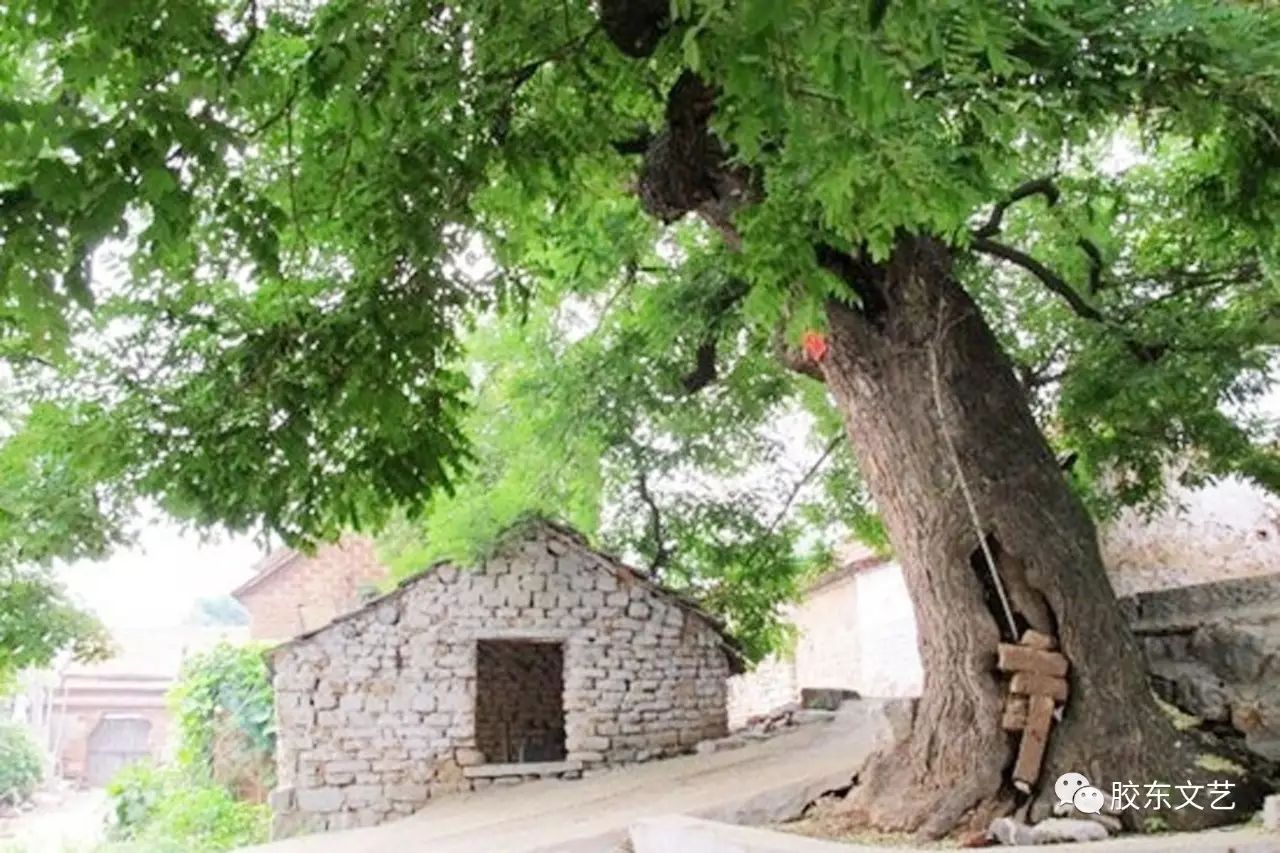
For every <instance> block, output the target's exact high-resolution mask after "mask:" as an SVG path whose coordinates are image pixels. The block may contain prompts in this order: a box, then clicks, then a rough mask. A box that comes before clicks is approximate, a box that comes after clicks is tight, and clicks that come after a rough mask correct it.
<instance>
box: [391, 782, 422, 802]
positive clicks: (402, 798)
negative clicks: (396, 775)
mask: <svg viewBox="0 0 1280 853" xmlns="http://www.w3.org/2000/svg"><path fill="white" fill-rule="evenodd" d="M387 798H388V799H389V800H391V801H392V802H404V803H425V802H426V801H427V786H426V785H424V784H420V783H414V782H403V783H401V784H399V785H389V786H387Z"/></svg>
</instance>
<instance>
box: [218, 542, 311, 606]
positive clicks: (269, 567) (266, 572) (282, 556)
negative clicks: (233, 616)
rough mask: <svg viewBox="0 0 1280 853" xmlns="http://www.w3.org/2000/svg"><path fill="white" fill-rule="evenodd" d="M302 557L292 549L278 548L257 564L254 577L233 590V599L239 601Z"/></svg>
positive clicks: (299, 552) (300, 553) (254, 568)
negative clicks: (241, 597)
mask: <svg viewBox="0 0 1280 853" xmlns="http://www.w3.org/2000/svg"><path fill="white" fill-rule="evenodd" d="M301 556H302V552H301V551H295V550H294V549H292V548H277V549H276V550H274V551H272V552H271V553H270V554H267V556H265V557H263V558H262V559H261V560H259V561H258V562H257V564H256V565H255V566H254V567H253V577H251V578H249V579H248V580H247V581H245V582H244V583H242V584H240V586H238V587H236V588H235V589H233V590H231V597H232V598H235V599H236V600H239V598H240V596H242V595H244V594H245V593H246V592H249V591H250V590H252V589H253V588H254V587H256V586H257V585H258V584H260V583H262V582H263V581H265V580H266V579H267V578H269V577H271V576H272V575H274V574H276V573H277V572H279V571H280V570H281V569H283V568H284V567H285V566H288V565H291V564H292V563H293V561H294V560H296V559H298V558H299V557H301Z"/></svg>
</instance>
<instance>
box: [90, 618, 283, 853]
mask: <svg viewBox="0 0 1280 853" xmlns="http://www.w3.org/2000/svg"><path fill="white" fill-rule="evenodd" d="M262 653H263V650H262V648H261V647H258V646H232V645H230V644H228V643H220V644H219V645H217V646H215V647H213V648H212V649H210V650H209V651H207V652H204V653H202V654H198V655H195V656H194V657H192V658H191V659H190V660H188V661H187V662H186V663H185V664H184V665H183V667H182V672H181V674H180V675H179V677H178V683H177V685H175V686H174V688H173V690H172V691H171V692H170V694H169V702H170V705H171V706H172V708H173V710H174V716H175V717H176V719H177V728H178V736H179V749H178V756H177V762H176V764H175V765H174V766H172V767H166V768H155V767H150V766H147V765H135V766H133V767H129V768H126V769H125V770H123V771H121V772H120V773H119V774H118V775H117V776H116V778H115V779H113V780H112V781H111V784H110V785H108V786H107V793H108V794H109V795H110V796H111V802H112V826H111V830H110V834H111V837H112V838H113V839H114V840H116V841H126V842H133V843H136V844H138V845H140V846H142V847H143V848H144V849H147V850H151V849H153V848H154V849H156V850H161V849H163V850H168V849H169V848H168V847H163V845H166V844H168V845H172V846H173V849H174V850H180V851H183V853H216V851H221V850H230V849H232V848H235V847H242V846H244V845H247V844H256V843H258V842H261V841H265V840H266V838H267V834H268V828H269V825H270V818H271V814H270V811H269V810H268V809H267V807H266V806H263V805H260V804H259V803H261V801H262V800H263V799H265V797H266V792H267V791H268V790H270V788H271V784H272V776H273V775H274V770H275V767H274V762H273V755H274V751H275V713H274V701H275V700H274V696H273V694H272V690H271V681H270V678H269V677H268V674H267V666H266V661H265V660H264V659H263V654H262ZM157 845H160V846H157Z"/></svg>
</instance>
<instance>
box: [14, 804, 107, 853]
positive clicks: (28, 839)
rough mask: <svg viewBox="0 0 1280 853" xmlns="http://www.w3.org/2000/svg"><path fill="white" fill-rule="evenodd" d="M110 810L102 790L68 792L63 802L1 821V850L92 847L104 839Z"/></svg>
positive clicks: (20, 852) (49, 852)
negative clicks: (107, 814) (104, 830)
mask: <svg viewBox="0 0 1280 853" xmlns="http://www.w3.org/2000/svg"><path fill="white" fill-rule="evenodd" d="M106 813H107V797H106V794H105V793H104V792H103V791H102V790H101V789H95V790H89V791H68V792H66V793H65V794H64V795H63V798H62V799H61V801H59V802H47V803H44V804H42V805H40V806H39V807H37V808H36V809H35V810H34V811H30V812H26V813H24V814H22V815H20V816H18V817H15V818H5V819H3V820H0V853H68V851H77V853H78V851H81V850H92V849H93V848H94V846H96V845H97V844H98V843H99V842H100V841H101V840H102V835H103V826H104V820H105V819H106Z"/></svg>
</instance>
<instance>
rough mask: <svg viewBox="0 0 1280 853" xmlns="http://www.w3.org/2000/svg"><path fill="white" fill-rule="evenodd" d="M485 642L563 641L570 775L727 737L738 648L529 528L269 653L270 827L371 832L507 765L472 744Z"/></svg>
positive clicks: (694, 614) (629, 580)
mask: <svg viewBox="0 0 1280 853" xmlns="http://www.w3.org/2000/svg"><path fill="white" fill-rule="evenodd" d="M485 640H525V641H539V642H543V643H556V644H560V645H559V648H560V649H562V655H563V685H562V687H561V690H560V696H561V697H562V700H563V711H564V719H565V731H564V745H565V750H566V752H567V755H566V758H567V759H568V760H569V761H570V762H573V764H572V771H571V772H573V773H576V772H577V769H578V768H579V767H581V768H585V769H586V770H587V771H588V772H589V770H590V769H591V768H593V767H600V766H603V765H609V764H619V763H625V762H632V761H643V760H647V759H651V758H657V757H661V756H666V755H671V754H675V753H678V752H682V751H686V750H688V749H690V748H692V747H693V745H694V744H696V743H698V742H699V741H701V740H704V739H707V738H714V737H719V736H721V735H723V734H724V733H725V731H726V720H725V681H726V679H727V678H728V676H729V675H730V672H731V668H732V667H733V666H734V665H735V658H734V656H733V655H732V653H731V652H730V650H729V649H728V648H727V646H726V645H725V639H724V637H723V636H722V635H721V634H720V632H719V631H718V630H717V629H716V628H715V626H714V625H713V624H712V623H711V622H710V621H709V620H708V619H707V618H706V617H705V616H704V615H703V614H701V613H700V612H698V611H697V610H695V609H694V608H692V607H691V606H690V605H688V604H687V603H685V602H683V601H681V600H679V599H677V598H676V597H674V596H671V595H669V594H666V593H664V592H662V591H661V590H659V589H658V588H656V587H655V586H653V585H652V584H650V583H649V582H647V581H646V580H645V579H644V578H642V577H641V576H639V575H638V574H637V573H635V572H633V571H632V570H630V569H628V568H626V567H625V566H622V565H620V564H618V563H616V562H613V561H611V560H609V559H608V558H607V557H604V556H602V555H600V554H598V553H595V552H594V551H591V550H590V549H588V548H587V547H586V546H585V545H584V543H583V542H582V541H581V539H580V538H578V537H576V536H575V535H573V534H572V533H569V532H567V531H564V530H562V529H560V528H558V527H554V526H551V525H548V524H540V525H537V526H536V527H534V528H533V529H532V531H531V532H530V533H528V534H527V535H525V536H524V537H523V538H520V539H518V540H516V541H513V542H511V543H510V544H509V545H508V546H507V547H505V548H504V549H502V550H501V551H500V552H499V553H498V554H497V555H496V556H494V557H492V558H491V559H489V560H487V561H486V562H485V563H483V564H482V565H481V566H479V567H478V568H476V569H474V570H470V571H459V570H458V569H456V568H454V567H451V566H438V567H436V568H434V569H432V570H431V571H429V572H428V573H426V574H424V575H422V576H420V577H418V578H415V579H414V580H413V581H412V582H410V583H409V584H407V585H405V586H403V587H402V588H401V589H399V590H397V591H396V592H395V593H393V594H391V595H390V596H388V597H386V598H384V599H382V600H380V601H377V602H374V603H373V604H371V605H369V606H368V607H366V608H364V609H362V610H360V611H357V612H356V613H353V614H351V615H350V616H348V617H345V618H344V619H342V620H340V621H338V622H335V623H333V624H331V625H329V626H327V627H326V628H324V629H322V630H320V631H318V632H316V633H315V634H313V635H309V636H305V637H302V638H299V639H298V640H295V641H293V642H291V643H288V644H285V645H283V646H281V647H279V648H278V649H276V650H275V651H274V652H273V660H272V663H273V669H274V672H275V688H276V705H277V717H278V724H279V734H278V741H277V765H278V777H279V781H278V784H279V788H278V789H277V791H276V792H274V793H273V795H272V798H271V803H272V806H273V809H274V811H275V834H276V835H277V836H284V835H291V834H297V833H300V832H307V831H317V830H325V829H341V828H346V827H351V826H367V825H372V824H376V823H380V822H382V821H384V820H387V819H390V818H394V817H397V816H399V815H404V814H409V813H411V812H414V811H416V810H418V809H419V808H421V807H422V806H423V805H424V804H425V803H426V802H427V800H428V799H429V798H431V797H436V796H440V795H444V794H448V793H453V792H457V791H463V790H470V789H472V788H474V787H477V786H478V785H480V784H489V783H490V782H491V780H490V779H488V778H483V779H482V778H475V777H474V774H473V775H471V776H469V775H468V772H467V770H468V768H474V767H476V766H477V765H482V764H492V763H500V762H502V761H504V760H505V756H497V755H495V756H489V755H486V754H485V753H484V752H483V751H482V750H481V749H480V748H479V740H478V739H477V706H476V699H477V675H478V671H477V645H478V643H480V642H482V641H485ZM517 772H518V770H517V771H513V772H512V773H511V774H508V775H510V776H512V777H514V778H519V777H517V776H516V775H515V774H516V773H517Z"/></svg>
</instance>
